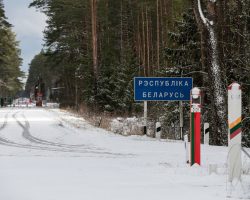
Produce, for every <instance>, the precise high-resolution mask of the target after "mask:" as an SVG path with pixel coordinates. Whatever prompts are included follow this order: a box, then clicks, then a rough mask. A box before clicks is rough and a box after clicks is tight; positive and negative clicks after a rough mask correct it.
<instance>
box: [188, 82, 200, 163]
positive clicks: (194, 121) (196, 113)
mask: <svg viewBox="0 0 250 200" xmlns="http://www.w3.org/2000/svg"><path fill="white" fill-rule="evenodd" d="M190 104H191V117H190V130H191V134H190V146H191V150H190V151H191V152H190V153H191V156H190V157H191V159H190V165H191V166H192V165H194V164H195V163H196V164H198V165H200V164H201V162H200V138H201V136H200V135H201V127H200V122H201V120H200V118H201V91H200V89H199V88H197V87H194V88H193V89H192V90H191V102H190Z"/></svg>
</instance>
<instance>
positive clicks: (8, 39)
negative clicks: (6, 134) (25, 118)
mask: <svg viewBox="0 0 250 200" xmlns="http://www.w3.org/2000/svg"><path fill="white" fill-rule="evenodd" d="M20 53H21V51H20V49H19V43H18V42H17V41H16V36H15V33H14V32H13V31H12V25H11V24H10V23H9V22H8V20H7V18H6V16H5V11H4V5H3V1H2V0H0V98H1V106H2V105H3V101H6V100H7V99H6V98H9V97H13V96H14V95H15V94H16V93H17V92H18V91H19V90H21V89H22V83H21V78H22V77H23V72H22V71H21V70H20V65H21V63H22V59H21V57H20Z"/></svg>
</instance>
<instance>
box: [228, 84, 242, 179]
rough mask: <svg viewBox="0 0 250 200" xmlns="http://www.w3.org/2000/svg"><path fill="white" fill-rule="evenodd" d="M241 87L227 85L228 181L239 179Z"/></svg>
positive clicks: (240, 166) (240, 164) (240, 165)
mask: <svg viewBox="0 0 250 200" xmlns="http://www.w3.org/2000/svg"><path fill="white" fill-rule="evenodd" d="M241 109H242V108H241V87H240V85H239V84H238V83H232V84H231V85H230V86H228V147H229V149H228V151H229V152H228V168H229V182H232V181H233V180H234V179H236V180H240V179H241V168H242V163H241Z"/></svg>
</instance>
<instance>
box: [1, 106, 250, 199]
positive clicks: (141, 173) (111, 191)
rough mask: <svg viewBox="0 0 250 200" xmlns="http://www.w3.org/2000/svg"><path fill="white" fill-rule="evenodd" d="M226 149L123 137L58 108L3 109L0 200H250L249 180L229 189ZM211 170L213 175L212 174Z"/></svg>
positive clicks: (245, 178)
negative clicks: (190, 157) (193, 159)
mask: <svg viewBox="0 0 250 200" xmlns="http://www.w3.org/2000/svg"><path fill="white" fill-rule="evenodd" d="M226 160H227V148H225V147H212V146H202V166H201V167H192V168H191V167H190V166H188V165H187V164H185V150H184V144H183V143H181V142H173V141H172V142H171V141H164V140H161V141H159V140H156V139H150V138H147V137H140V136H132V137H124V136H120V135H115V134H113V133H110V132H107V131H105V130H102V129H98V128H95V127H92V126H91V125H89V124H88V123H87V122H86V121H85V120H83V119H80V118H78V117H76V116H73V115H70V114H69V113H67V112H63V111H59V110H46V109H35V108H23V109H22V108H19V109H14V108H6V109H1V110H0V200H140V199H143V200H166V199H169V200H175V199H180V200H182V199H193V200H195V199H197V200H200V199H202V200H206V199H207V200H211V199H213V200H217V199H218V200H222V199H250V176H249V175H244V176H243V178H242V183H238V184H237V183H236V184H234V187H235V188H236V189H232V188H231V189H230V184H228V183H227V175H226V173H227V168H226ZM209 164H217V166H218V173H217V174H214V173H213V174H209V172H208V166H209Z"/></svg>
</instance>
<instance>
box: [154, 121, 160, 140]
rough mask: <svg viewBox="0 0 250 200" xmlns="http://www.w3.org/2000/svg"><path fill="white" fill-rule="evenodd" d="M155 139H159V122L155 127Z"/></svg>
mask: <svg viewBox="0 0 250 200" xmlns="http://www.w3.org/2000/svg"><path fill="white" fill-rule="evenodd" d="M155 138H157V139H161V123H160V122H156V125H155Z"/></svg>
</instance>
